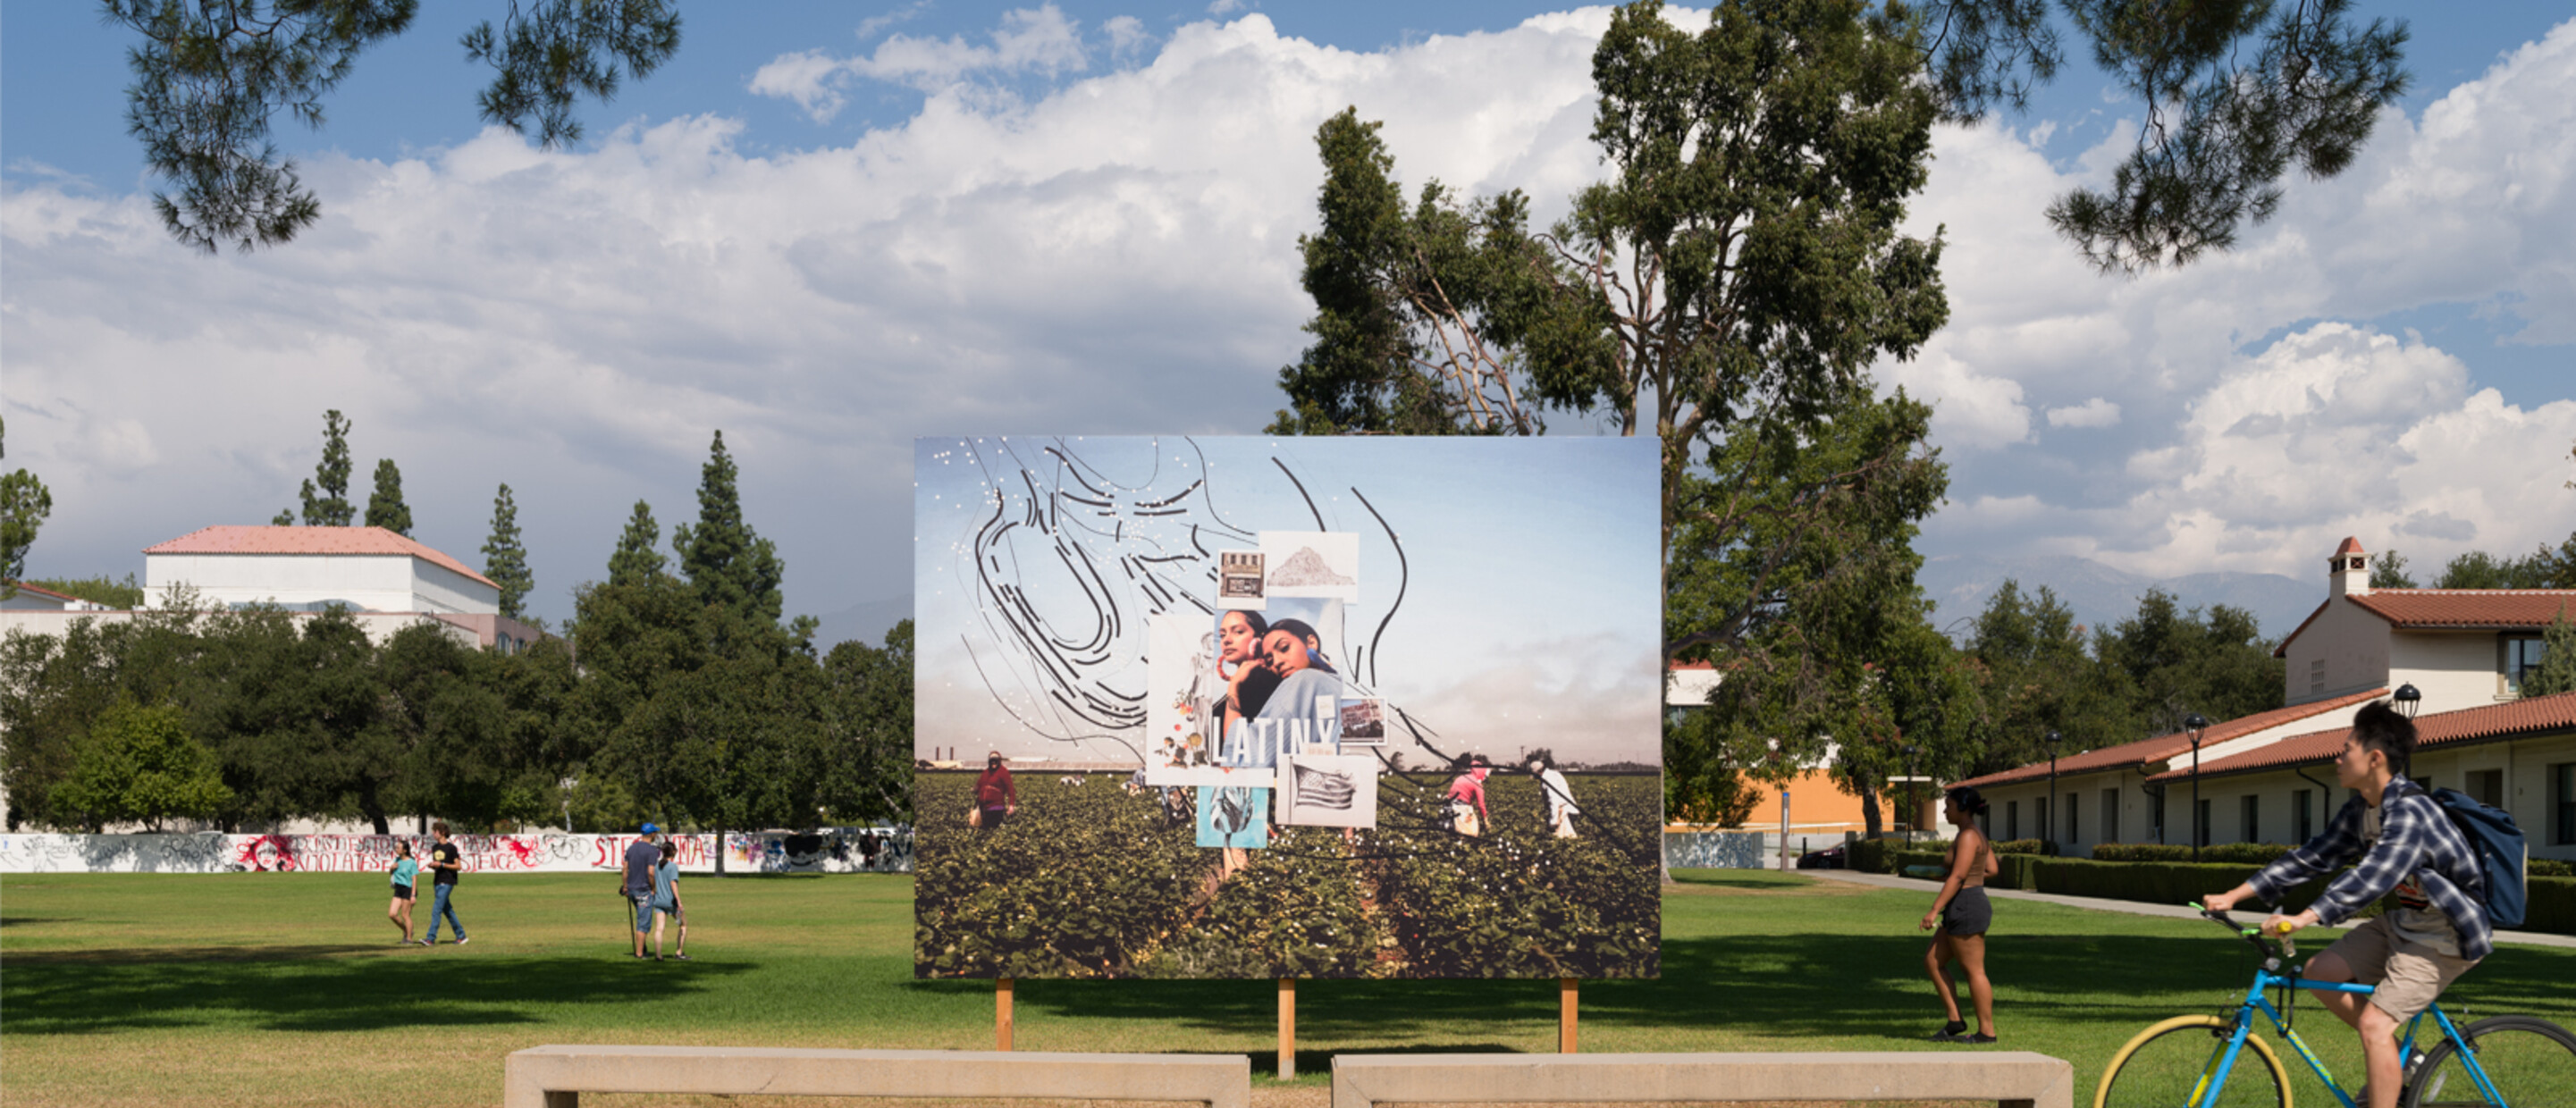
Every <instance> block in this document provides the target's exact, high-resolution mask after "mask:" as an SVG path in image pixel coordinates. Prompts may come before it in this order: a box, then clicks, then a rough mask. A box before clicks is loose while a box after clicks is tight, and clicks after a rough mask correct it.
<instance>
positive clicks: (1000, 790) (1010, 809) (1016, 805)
mask: <svg viewBox="0 0 2576 1108" xmlns="http://www.w3.org/2000/svg"><path fill="white" fill-rule="evenodd" d="M975 806H976V807H977V808H980V809H982V815H983V818H982V820H981V821H980V822H978V823H977V824H976V826H978V827H980V828H982V829H984V830H986V831H990V830H993V829H994V828H997V827H1000V826H1001V825H1002V818H1003V817H1005V816H1009V815H1014V814H1016V813H1018V812H1019V810H1020V787H1019V785H1017V784H1015V783H1013V782H1012V780H1011V767H1009V766H1006V765H1003V764H1002V752H1001V751H998V750H996V751H993V752H991V753H989V754H986V755H985V756H984V772H983V773H981V774H979V775H977V776H976V778H975Z"/></svg>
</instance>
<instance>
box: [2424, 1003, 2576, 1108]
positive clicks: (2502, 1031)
mask: <svg viewBox="0 0 2576 1108" xmlns="http://www.w3.org/2000/svg"><path fill="white" fill-rule="evenodd" d="M2460 1034H2461V1035H2462V1036H2464V1037H2465V1038H2467V1040H2468V1043H2469V1053H2470V1055H2471V1056H2472V1057H2473V1058H2474V1059H2475V1061H2476V1064H2477V1068H2478V1069H2479V1070H2481V1071H2483V1072H2484V1073H2485V1074H2486V1077H2487V1080H2488V1081H2489V1082H2491V1083H2493V1084H2494V1086H2495V1091H2496V1093H2497V1094H2498V1096H2499V1097H2501V1099H2496V1100H2489V1099H2487V1095H2486V1092H2485V1090H2483V1089H2480V1088H2479V1087H2478V1082H2477V1078H2476V1077H2475V1076H2474V1075H2473V1074H2471V1073H2470V1072H2469V1064H2470V1061H2471V1058H2469V1057H2462V1056H2461V1054H2460V1044H2459V1043H2457V1042H2454V1041H2451V1040H2447V1039H2446V1040H2443V1041H2442V1042H2441V1043H2440V1044H2439V1045H2437V1046H2435V1047H2434V1048H2433V1049H2432V1051H2431V1052H2430V1053H2428V1054H2426V1055H2424V1061H2423V1062H2422V1063H2420V1064H2418V1065H2417V1066H2416V1067H2415V1073H2414V1075H2413V1076H2412V1077H2411V1078H2409V1079H2408V1081H2407V1082H2406V1102H2405V1103H2406V1108H2470V1106H2476V1108H2535V1106H2547V1105H2553V1104H2576V1036H2571V1035H2569V1034H2568V1033H2567V1029H2565V1028H2563V1027H2560V1026H2558V1025H2557V1024H2554V1023H2551V1022H2549V1021H2548V1020H2545V1019H2541V1018H2539V1017H2537V1016H2497V1017H2495V1018H2493V1019H2483V1020H2479V1021H2478V1022H2476V1023H2473V1024H2470V1025H2468V1026H2467V1027H2463V1028H2461V1029H2460Z"/></svg>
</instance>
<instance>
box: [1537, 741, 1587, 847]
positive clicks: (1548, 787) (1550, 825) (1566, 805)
mask: <svg viewBox="0 0 2576 1108" xmlns="http://www.w3.org/2000/svg"><path fill="white" fill-rule="evenodd" d="M1529 771H1530V776H1532V777H1535V778H1538V791H1539V792H1540V794H1542V799H1543V800H1544V801H1545V802H1546V805H1547V808H1546V811H1547V829H1548V831H1549V833H1551V834H1553V835H1555V836H1556V837H1557V838H1560V839H1571V838H1573V837H1574V817H1575V815H1576V814H1577V813H1580V812H1581V811H1583V809H1581V808H1577V807H1575V806H1574V786H1572V785H1569V784H1566V783H1565V775H1564V774H1562V773H1559V772H1557V769H1556V756H1555V755H1554V754H1551V753H1549V752H1548V751H1545V750H1541V751H1539V752H1537V753H1535V754H1532V755H1530V760H1529Z"/></svg>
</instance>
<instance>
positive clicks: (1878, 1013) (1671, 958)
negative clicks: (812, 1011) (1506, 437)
mask: <svg viewBox="0 0 2576 1108" xmlns="http://www.w3.org/2000/svg"><path fill="white" fill-rule="evenodd" d="M1928 945H1929V940H1928V939H1925V938H1920V937H1915V936H1909V935H1780V936H1727V937H1723V938H1707V939H1687V940H1673V939H1667V940H1665V942H1664V944H1663V970H1664V972H1663V976H1662V977H1661V978H1659V979H1656V980H1651V981H1640V980H1600V981H1586V982H1584V983H1583V985H1582V1000H1581V1003H1582V1015H1583V1020H1584V1022H1585V1023H1586V1024H1587V1025H1590V1026H1596V1027H1606V1026H1617V1027H1623V1028H1636V1029H1641V1030H1657V1031H1674V1030H1682V1031H1687V1029H1690V1028H1694V1027H1703V1028H1712V1029H1714V1028H1726V1029H1728V1030H1730V1031H1737V1032H1742V1031H1752V1032H1754V1033H1756V1034H1758V1035H1760V1036H1762V1037H1765V1038H1782V1039H1809V1038H1849V1037H1854V1036H1859V1037H1878V1036H1884V1037H1886V1038H1888V1039H1890V1040H1892V1041H1896V1042H1912V1041H1915V1040H1918V1039H1920V1038H1921V1037H1922V1036H1923V1035H1924V1034H1925V1033H1927V1032H1928V1031H1929V1030H1930V1029H1931V1028H1933V1027H1934V1026H1937V1024H1938V1022H1939V1016H1940V1006H1939V1002H1938V1001H1937V1000H1936V999H1935V998H1934V997H1933V995H1932V987H1931V982H1930V980H1929V979H1928V978H1926V977H1925V975H1924V972H1923V954H1924V950H1925V948H1926V947H1927V946H1928ZM1989 950H1990V954H1989V955H1988V967H1989V970H1988V972H1989V973H1990V974H1992V975H1993V977H1994V979H1995V980H1996V982H1997V983H1998V985H1999V986H2001V987H2003V988H2005V989H2007V990H2009V995H2010V997H2011V999H2009V1000H2008V1001H2007V1002H2006V1005H2005V1006H2006V1007H2008V1008H2009V1009H2011V1010H2012V1011H2014V1012H2015V1013H2018V1014H2019V1015H2021V1016H2024V1017H2028V1018H2034V1019H2037V1020H2043V1021H2046V1022H2049V1023H2054V1024H2059V1025H2072V1026H2077V1027H2082V1026H2100V1027H2104V1028H2112V1029H2129V1028H2137V1027H2143V1026H2145V1025H2146V1024H2148V1023H2151V1022H2153V1021H2155V1020H2158V1019H2162V1018H2164V1017H2167V1016H2172V1015H2179V1014H2184V1013H2189V1012H2202V1011H2206V1012H2210V1013H2218V1012H2221V1011H2224V1010H2226V1009H2229V1008H2232V1007H2234V1006H2235V1004H2236V1002H2237V1001H2238V999H2239V998H2241V997H2242V996H2243V995H2244V989H2245V986H2246V984H2247V982H2249V981H2250V980H2251V979H2252V976H2253V961H2252V959H2251V957H2250V952H2243V953H2240V952H2238V951H2234V950H2231V949H2230V948H2229V947H2228V946H2227V945H2226V944H2225V943H2223V942H2212V941H2211V940H2209V939H2206V938H2198V937H2159V936H2138V935H2016V934H2012V933H2011V932H2009V931H2006V932H2002V933H1998V934H1997V935H1996V936H1995V937H1994V938H1993V940H1992V943H1991V946H1990V947H1989ZM2568 968H2569V959H2568V958H2567V957H2566V955H2564V954H2560V953H2556V952H2549V953H2542V952H2537V951H2529V950H2510V949H2509V950H2500V951H2498V952H2497V953H2496V954H2495V955H2493V956H2492V957H2490V958H2489V959H2488V960H2487V961H2486V962H2485V963H2482V964H2481V965H2480V966H2479V967H2478V968H2477V970H2475V971H2472V972H2471V974H2470V975H2469V976H2468V977H2467V978H2464V979H2463V980H2462V982H2461V983H2460V984H2459V985H2458V986H2456V987H2454V989H2453V990H2452V992H2451V994H2450V995H2448V996H2446V997H2445V998H2444V1004H2445V1007H2446V1008H2448V1009H2449V1010H2450V1011H2452V1012H2453V1013H2454V1015H2457V1014H2458V1013H2459V1012H2460V1011H2461V1010H2462V1007H2463V1006H2465V1007H2466V1008H2467V1010H2468V1011H2469V1012H2470V1013H2471V1014H2473V1015H2476V1016H2488V1015H2501V1014H2504V1013H2507V1012H2534V1011H2538V1012H2541V1013H2543V1014H2552V1013H2563V1012H2564V1011H2565V1010H2566V1009H2567V1007H2568V1003H2567V997H2566V995H2565V990H2564V986H2563V981H2564V980H2565V974H2566V971H2567V969H2568ZM1953 975H1954V977H1955V976H1956V971H1955V967H1954V969H1953ZM912 987H914V988H922V989H929V990H936V991H939V992H943V993H945V992H950V991H958V992H971V991H985V992H989V991H990V990H991V988H992V983H991V982H990V981H971V982H969V981H939V982H915V983H912ZM1965 991H1966V990H1965V988H1964V987H1962V988H1961V989H1960V992H1961V995H1962V999H1963V1000H1964V999H1965ZM1017 1003H1019V1004H1020V1005H1023V1006H1025V1007H1027V1008H1029V1009H1031V1010H1032V1011H1034V1012H1038V1013H1045V1014H1049V1015H1055V1016H1066V1017H1080V1018H1083V1019H1089V1020H1130V1021H1137V1022H1140V1023H1160V1024H1165V1025H1174V1026H1180V1027H1185V1028H1190V1029H1193V1030H1203V1031H1215V1032H1226V1033H1234V1034H1243V1033H1247V1032H1248V1033H1254V1034H1259V1033H1261V1031H1262V1029H1263V1028H1264V1027H1267V1026H1271V1025H1272V1024H1273V1021H1274V1020H1275V1019H1276V1001H1275V993H1274V992H1273V989H1272V987H1271V986H1270V985H1269V983H1268V982H1266V981H1028V980H1024V981H1021V982H1020V983H1019V986H1018V991H1017ZM1556 1014H1557V995H1556V987H1555V983H1554V982H1552V981H1528V980H1508V981H1493V980H1486V981H1454V980H1453V981H1425V980H1401V981H1354V980H1309V981H1301V982H1299V983H1298V989H1297V1017H1298V1018H1297V1025H1298V1032H1299V1035H1300V1036H1301V1037H1312V1038H1316V1039H1362V1040H1368V1039H1378V1040H1394V1041H1395V1042H1396V1043H1399V1044H1406V1045H1390V1046H1387V1047H1377V1046H1369V1047H1364V1048H1358V1049H1366V1050H1369V1051H1372V1052H1375V1051H1380V1050H1407V1049H1415V1048H1414V1047H1412V1046H1411V1045H1409V1042H1408V1041H1410V1040H1419V1039H1424V1038H1431V1039H1437V1038H1440V1037H1441V1036H1443V1035H1444V1034H1459V1033H1461V1032H1464V1033H1466V1034H1471V1035H1472V1034H1491V1031H1490V1030H1478V1029H1479V1028H1490V1027H1491V1025H1492V1024H1493V1023H1494V1022H1496V1021H1511V1022H1515V1023H1526V1024H1529V1025H1532V1026H1540V1025H1552V1024H1553V1023H1554V1021H1555V1017H1556ZM1420 1049H1426V1050H1439V1051H1462V1050H1496V1049H1506V1048H1500V1047H1490V1046H1477V1047H1467V1046H1457V1045H1439V1046H1433V1047H1423V1048H1420ZM1269 1057H1271V1056H1270V1055H1268V1054H1264V1055H1260V1056H1258V1057H1256V1059H1255V1060H1256V1062H1262V1061H1265V1060H1267V1059H1268V1058H1269ZM1301 1057H1302V1056H1301ZM1318 1057H1329V1054H1328V1053H1327V1054H1321V1055H1318ZM1317 1064H1323V1063H1317ZM1308 1065H1309V1063H1307V1062H1306V1061H1303V1060H1301V1061H1300V1062H1299V1068H1300V1069H1301V1070H1304V1069H1305V1068H1306V1067H1307V1066H1308Z"/></svg>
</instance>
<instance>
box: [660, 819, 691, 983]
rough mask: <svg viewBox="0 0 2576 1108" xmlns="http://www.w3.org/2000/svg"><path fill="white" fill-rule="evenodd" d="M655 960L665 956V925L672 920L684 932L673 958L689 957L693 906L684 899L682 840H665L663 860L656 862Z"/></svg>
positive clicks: (684, 959) (683, 960)
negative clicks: (663, 946)
mask: <svg viewBox="0 0 2576 1108" xmlns="http://www.w3.org/2000/svg"><path fill="white" fill-rule="evenodd" d="M653 912H654V916H653V960H654V961H657V962H658V961H661V960H662V925H663V924H665V923H669V924H671V925H673V926H674V927H676V928H677V929H678V930H679V932H680V944H679V949H678V950H677V952H675V953H673V954H672V955H671V957H672V958H674V959H677V960H679V961H682V962H685V961H688V960H689V907H688V905H686V904H682V903H680V844H678V843H675V842H672V841H671V840H669V839H664V840H662V860H661V861H660V862H659V863H656V864H655V865H654V866H653Z"/></svg>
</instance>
